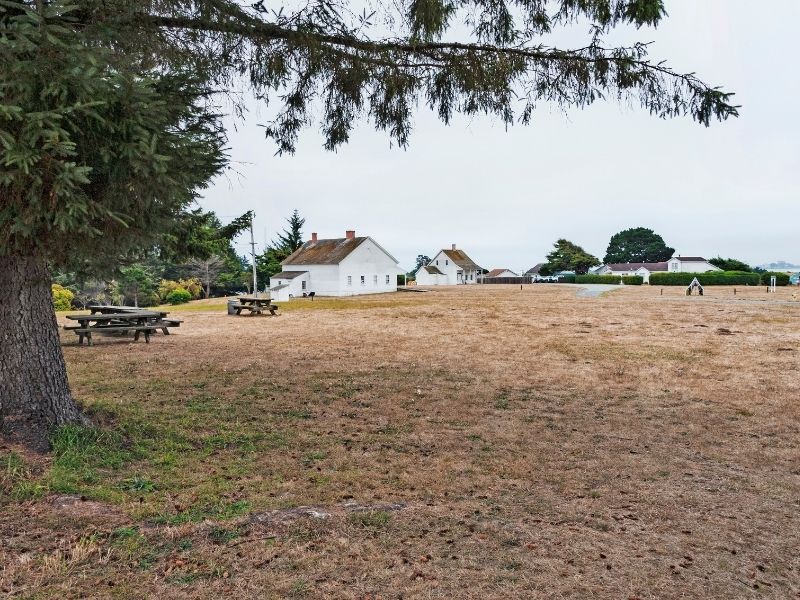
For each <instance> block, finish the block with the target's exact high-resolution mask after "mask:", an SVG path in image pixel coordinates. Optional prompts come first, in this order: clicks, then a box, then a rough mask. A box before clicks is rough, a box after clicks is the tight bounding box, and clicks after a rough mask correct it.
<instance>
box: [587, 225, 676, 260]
mask: <svg viewBox="0 0 800 600" xmlns="http://www.w3.org/2000/svg"><path fill="white" fill-rule="evenodd" d="M673 254H675V248H670V247H669V246H667V245H666V244H665V243H664V238H662V237H661V236H660V235H658V234H657V233H656V232H654V231H653V230H652V229H648V228H646V227H633V228H631V229H625V230H624V231H620V232H619V233H615V234H614V235H612V236H611V240H610V241H609V242H608V249H607V250H606V256H605V258H603V262H604V263H606V264H609V263H628V262H663V261H665V260H669V259H670V258H672V255H673Z"/></svg>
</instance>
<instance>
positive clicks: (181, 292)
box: [166, 288, 192, 304]
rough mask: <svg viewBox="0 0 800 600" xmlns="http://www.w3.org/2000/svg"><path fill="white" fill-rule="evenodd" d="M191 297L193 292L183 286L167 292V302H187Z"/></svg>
mask: <svg viewBox="0 0 800 600" xmlns="http://www.w3.org/2000/svg"><path fill="white" fill-rule="evenodd" d="M191 299H192V294H191V292H189V290H185V289H183V288H175V289H174V290H172V291H171V292H170V293H169V294H167V298H166V300H167V302H169V303H170V304H186V303H187V302H188V301H189V300H191Z"/></svg>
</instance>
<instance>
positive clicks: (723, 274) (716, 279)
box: [650, 271, 761, 286]
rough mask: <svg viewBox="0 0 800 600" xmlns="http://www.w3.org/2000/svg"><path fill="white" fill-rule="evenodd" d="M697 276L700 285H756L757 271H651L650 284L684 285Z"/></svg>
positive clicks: (758, 278) (758, 280)
mask: <svg viewBox="0 0 800 600" xmlns="http://www.w3.org/2000/svg"><path fill="white" fill-rule="evenodd" d="M695 277H697V281H699V282H700V284H701V285H758V284H759V282H760V280H761V278H760V277H759V274H758V273H748V272H746V271H709V272H708V273H651V274H650V285H686V286H688V285H689V284H690V283H692V279H694V278H695Z"/></svg>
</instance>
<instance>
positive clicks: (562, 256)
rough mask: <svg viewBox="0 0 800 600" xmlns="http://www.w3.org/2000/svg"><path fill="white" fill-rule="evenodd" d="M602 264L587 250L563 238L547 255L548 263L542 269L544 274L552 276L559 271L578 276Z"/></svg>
mask: <svg viewBox="0 0 800 600" xmlns="http://www.w3.org/2000/svg"><path fill="white" fill-rule="evenodd" d="M598 264H600V261H599V260H598V259H597V257H595V256H592V255H591V254H589V253H588V252H586V250H584V249H583V248H581V247H580V246H578V245H577V244H573V243H572V242H570V241H569V240H565V239H563V238H561V239H559V240H557V241H556V242H555V243H554V244H553V250H552V252H550V253H549V254H548V255H547V263H546V264H545V265H544V267H543V268H542V271H543V274H552V273H556V272H558V271H575V273H577V274H583V273H586V272H587V271H588V270H589V269H590V268H591V267H594V266H595V265H598Z"/></svg>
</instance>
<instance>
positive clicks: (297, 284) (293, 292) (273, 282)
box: [269, 273, 311, 302]
mask: <svg viewBox="0 0 800 600" xmlns="http://www.w3.org/2000/svg"><path fill="white" fill-rule="evenodd" d="M309 275H310V274H309V273H303V274H302V275H298V276H297V277H293V278H291V279H284V278H276V277H270V280H269V287H270V288H273V287H276V286H279V285H286V286H288V287H285V288H283V289H281V290H277V291H270V297H271V298H272V299H273V300H275V301H276V302H286V301H288V300H290V299H291V298H292V297H295V298H296V297H298V296H302V295H303V292H306V291H311V285H310V281H309V279H310V277H309ZM304 281H305V282H306V289H305V290H304V289H303V282H304Z"/></svg>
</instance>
